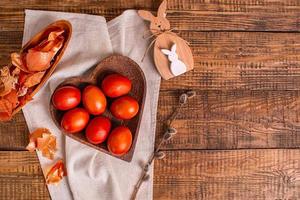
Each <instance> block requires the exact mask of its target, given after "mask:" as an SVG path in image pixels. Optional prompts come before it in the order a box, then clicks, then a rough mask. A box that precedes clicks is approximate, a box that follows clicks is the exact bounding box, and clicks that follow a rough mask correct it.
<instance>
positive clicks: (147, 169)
mask: <svg viewBox="0 0 300 200" xmlns="http://www.w3.org/2000/svg"><path fill="white" fill-rule="evenodd" d="M144 171H145V172H148V171H149V163H147V164H146V165H145V167H144Z"/></svg>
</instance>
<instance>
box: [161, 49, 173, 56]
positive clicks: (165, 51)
mask: <svg viewBox="0 0 300 200" xmlns="http://www.w3.org/2000/svg"><path fill="white" fill-rule="evenodd" d="M161 52H163V54H165V55H170V54H171V51H169V50H168V49H161Z"/></svg>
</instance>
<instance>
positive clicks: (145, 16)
mask: <svg viewBox="0 0 300 200" xmlns="http://www.w3.org/2000/svg"><path fill="white" fill-rule="evenodd" d="M138 14H139V16H140V17H141V18H143V19H144V20H147V21H152V20H153V19H154V18H155V17H154V16H153V15H152V13H151V12H149V11H146V10H139V11H138Z"/></svg>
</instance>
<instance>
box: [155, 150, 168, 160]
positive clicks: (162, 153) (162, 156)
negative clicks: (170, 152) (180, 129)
mask: <svg viewBox="0 0 300 200" xmlns="http://www.w3.org/2000/svg"><path fill="white" fill-rule="evenodd" d="M165 156H166V154H165V153H164V152H162V151H159V152H156V153H155V158H156V159H159V160H161V159H163V158H164V157H165Z"/></svg>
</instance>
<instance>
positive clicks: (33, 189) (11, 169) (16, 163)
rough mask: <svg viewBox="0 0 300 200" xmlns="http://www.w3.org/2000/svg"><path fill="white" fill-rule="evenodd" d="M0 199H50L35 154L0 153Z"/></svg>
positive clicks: (18, 152)
mask: <svg viewBox="0 0 300 200" xmlns="http://www.w3.org/2000/svg"><path fill="white" fill-rule="evenodd" d="M0 199H18V200H25V199H35V200H45V199H50V197H49V194H48V190H47V188H46V184H45V181H44V177H43V174H42V170H41V168H40V164H39V161H38V158H37V156H36V154H35V153H30V152H27V151H11V152H9V151H0Z"/></svg>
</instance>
